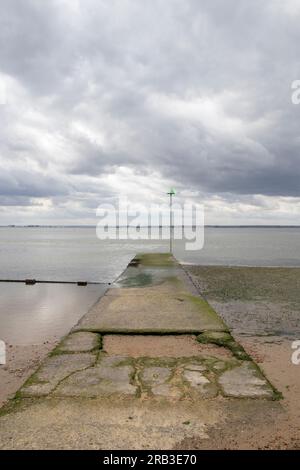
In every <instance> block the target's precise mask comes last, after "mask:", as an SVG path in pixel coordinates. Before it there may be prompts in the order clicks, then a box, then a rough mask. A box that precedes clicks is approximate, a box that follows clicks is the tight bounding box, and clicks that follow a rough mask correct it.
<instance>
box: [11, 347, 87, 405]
mask: <svg viewBox="0 0 300 470" xmlns="http://www.w3.org/2000/svg"><path fill="white" fill-rule="evenodd" d="M95 361H96V355H95V354H86V353H83V354H60V355H55V356H52V357H48V358H47V359H46V360H45V361H44V363H43V364H42V366H41V367H40V369H39V370H38V371H37V372H36V373H35V374H34V375H33V376H32V377H31V378H30V379H29V381H28V382H27V383H26V384H25V385H24V386H23V387H22V388H21V391H20V395H21V396H22V397H34V396H36V397H40V396H46V395H49V394H50V393H51V392H52V391H53V390H54V389H55V387H56V386H57V385H58V384H59V382H61V381H62V380H63V379H65V378H66V377H68V376H69V375H70V374H72V373H74V372H76V371H79V370H82V369H86V368H87V367H91V366H92V365H94V364H95Z"/></svg>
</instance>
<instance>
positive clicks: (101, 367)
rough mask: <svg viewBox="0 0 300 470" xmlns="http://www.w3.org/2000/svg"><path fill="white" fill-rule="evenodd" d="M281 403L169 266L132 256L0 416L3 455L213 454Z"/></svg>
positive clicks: (166, 260) (181, 274)
mask: <svg viewBox="0 0 300 470" xmlns="http://www.w3.org/2000/svg"><path fill="white" fill-rule="evenodd" d="M278 398H280V394H279V393H278V392H277V391H276V390H275V389H274V388H273V386H272V385H271V384H270V383H269V381H268V380H267V378H266V377H265V376H264V375H263V374H262V372H261V371H260V369H259V368H258V367H257V365H256V364H255V363H254V362H253V361H252V359H251V358H250V357H249V356H248V355H247V354H246V353H245V351H244V350H243V348H242V347H241V346H240V345H239V344H238V343H236V341H235V340H234V338H233V337H232V336H231V334H230V332H229V331H228V328H227V326H226V325H225V324H224V322H223V321H222V320H221V318H220V317H219V316H218V315H217V313H216V312H215V311H214V310H213V309H212V307H211V306H210V305H209V304H208V303H207V302H206V301H205V300H204V299H203V298H202V297H201V296H200V295H199V293H198V291H197V289H196V288H195V286H194V285H193V283H192V281H191V279H190V278H189V276H188V274H186V272H185V271H184V270H183V268H182V267H181V266H180V265H179V264H178V263H177V262H176V260H175V259H174V258H173V257H172V256H171V255H169V254H144V255H138V256H136V258H134V260H133V261H132V262H131V263H130V265H129V266H128V268H127V269H126V271H125V272H124V273H123V275H122V276H121V277H120V278H119V279H118V280H117V282H116V283H115V284H114V285H113V286H112V287H111V288H110V289H109V290H108V291H107V292H106V293H105V295H104V296H103V297H102V298H101V299H100V300H99V301H98V302H97V303H96V305H94V307H92V309H91V310H90V311H89V312H88V313H87V314H86V315H85V316H84V317H83V318H82V319H81V320H80V322H79V323H78V324H77V325H76V326H75V327H74V328H73V330H72V331H71V332H70V333H69V335H68V336H67V337H65V338H64V339H63V340H62V342H61V343H60V344H59V345H58V347H57V348H56V349H55V350H54V351H52V353H51V354H50V355H49V356H48V357H47V358H46V360H45V361H44V362H43V364H42V365H41V367H40V368H39V369H38V370H37V371H36V372H35V374H34V375H33V376H32V377H31V378H30V379H29V380H28V381H27V382H26V383H25V384H24V385H23V387H22V388H21V389H20V390H19V391H18V393H17V394H16V397H15V398H14V399H13V400H12V401H11V402H10V403H9V404H8V405H7V406H5V407H4V408H3V409H2V410H0V448H1V449H172V448H175V449H176V448H182V446H183V445H184V443H188V441H189V439H190V440H192V439H193V440H195V439H197V440H199V441H201V442H203V448H209V447H210V436H211V434H214V436H215V435H216V432H220V435H221V434H222V432H224V430H225V428H228V427H230V426H231V427H233V429H234V427H235V426H239V428H241V426H242V427H243V426H244V427H245V428H247V426H255V425H257V423H259V421H260V420H261V417H262V416H264V421H265V422H266V421H267V422H268V421H269V422H270V425H271V424H272V420H275V419H276V416H277V415H278V414H279V413H281V406H280V402H279V401H278Z"/></svg>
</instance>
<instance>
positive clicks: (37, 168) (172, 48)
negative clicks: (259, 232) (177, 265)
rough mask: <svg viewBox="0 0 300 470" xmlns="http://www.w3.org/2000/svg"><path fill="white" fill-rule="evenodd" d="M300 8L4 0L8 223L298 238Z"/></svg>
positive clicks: (237, 1) (184, 1)
mask: <svg viewBox="0 0 300 470" xmlns="http://www.w3.org/2000/svg"><path fill="white" fill-rule="evenodd" d="M299 24H300V0H284V1H283V0H282V1H281V0H264V1H261V0H201V1H200V0H151V1H150V0H1V2H0V101H1V104H0V224H1V225H3V224H10V223H20V224H31V223H38V224H43V223H46V224H47V223H56V224H59V223H62V224H78V223H80V224H91V223H96V222H97V219H96V217H95V210H96V208H97V206H98V205H99V204H101V203H104V202H113V201H114V200H115V199H116V197H117V196H118V195H120V194H121V195H122V196H127V197H128V198H129V200H130V201H132V202H136V201H139V202H146V201H147V202H150V201H152V202H160V201H164V200H165V199H166V196H165V192H166V191H167V190H168V189H169V187H170V186H174V187H175V188H176V189H177V191H178V200H181V201H182V200H184V199H185V198H188V199H192V200H194V201H197V202H199V203H203V204H204V205H205V215H206V223H211V224H252V223H253V224H300V194H299V189H300V165H299V161H300V154H299V150H300V105H298V106H297V105H295V104H293V103H292V101H291V94H292V89H291V85H292V82H293V81H294V80H296V79H300V61H299V57H300V46H299V45H300V28H299Z"/></svg>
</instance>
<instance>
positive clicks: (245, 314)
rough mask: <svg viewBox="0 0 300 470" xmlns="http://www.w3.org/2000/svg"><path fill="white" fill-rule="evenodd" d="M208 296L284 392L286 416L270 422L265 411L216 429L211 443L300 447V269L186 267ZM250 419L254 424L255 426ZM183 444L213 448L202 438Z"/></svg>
mask: <svg viewBox="0 0 300 470" xmlns="http://www.w3.org/2000/svg"><path fill="white" fill-rule="evenodd" d="M185 269H187V270H188V272H189V273H190V274H191V276H192V278H193V280H194V282H195V283H196V284H197V286H198V288H199V290H200V291H201V293H202V295H203V296H204V297H205V298H206V299H207V300H208V301H209V303H210V304H211V305H212V306H213V307H214V308H215V309H216V311H217V312H218V313H219V314H220V315H221V317H222V318H223V319H224V320H225V321H226V323H227V324H228V326H229V327H230V328H232V333H233V335H234V337H235V338H236V340H238V341H239V342H240V343H241V344H242V345H243V347H244V348H245V350H246V351H247V352H248V353H249V354H250V355H251V356H252V357H253V359H254V360H255V361H256V363H257V364H258V365H259V366H260V367H261V369H262V370H263V371H264V373H265V374H266V376H267V377H268V378H269V380H270V381H271V382H272V383H273V384H274V386H275V387H276V388H277V389H278V390H279V391H280V392H281V393H282V394H283V400H281V405H282V407H283V411H285V412H284V413H282V416H281V419H279V420H278V419H277V420H276V422H274V423H273V425H272V426H270V423H269V420H267V419H266V418H267V417H265V416H264V415H262V417H261V421H260V422H259V423H258V422H257V421H255V422H253V423H252V426H251V420H252V416H251V410H250V411H249V421H248V424H247V423H244V422H236V423H234V426H226V427H224V428H223V429H222V433H220V432H218V431H216V435H215V436H214V437H213V438H212V439H211V441H210V445H211V448H221V449H224V448H228V449H237V448H240V449H244V448H248V449H291V448H292V449H300V404H299V391H300V365H298V366H297V365H294V364H293V363H292V360H291V357H292V353H293V349H292V347H291V345H292V342H293V341H294V340H297V339H300V290H299V283H300V269H299V268H253V267H251V268H250V267H249V268H248V267H241V268H240V267H217V266H185ZM249 424H250V425H249ZM179 446H182V448H190V449H197V448H199V449H202V448H207V443H203V442H201V441H199V440H197V438H195V439H192V440H190V441H189V442H188V441H184V442H182V443H180V444H179Z"/></svg>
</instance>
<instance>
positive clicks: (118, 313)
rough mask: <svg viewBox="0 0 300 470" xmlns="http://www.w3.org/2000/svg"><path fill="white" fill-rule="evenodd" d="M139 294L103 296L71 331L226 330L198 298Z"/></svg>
mask: <svg viewBox="0 0 300 470" xmlns="http://www.w3.org/2000/svg"><path fill="white" fill-rule="evenodd" d="M141 289H142V291H143V295H139V296H129V295H124V296H123V295H121V294H120V295H118V296H109V295H107V296H104V297H102V299H101V300H100V301H99V302H98V303H97V304H96V305H95V306H94V307H93V308H92V309H91V310H90V311H89V312H88V314H87V315H85V316H84V317H83V318H82V320H81V321H80V322H79V323H78V325H77V326H76V327H75V328H74V331H81V330H82V331H97V332H100V333H127V334H129V333H132V334H135V333H143V332H144V333H170V334H171V333H198V332H201V331H206V330H213V331H223V330H226V329H227V327H226V325H225V324H224V323H223V321H222V320H221V319H220V317H219V316H218V315H217V313H216V312H215V311H214V310H213V309H212V308H211V307H210V306H209V304H208V303H207V302H205V300H203V299H201V298H200V297H194V296H191V295H189V294H184V295H174V294H171V295H170V294H168V293H161V292H160V293H159V292H153V291H151V292H149V291H148V289H147V288H141Z"/></svg>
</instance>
